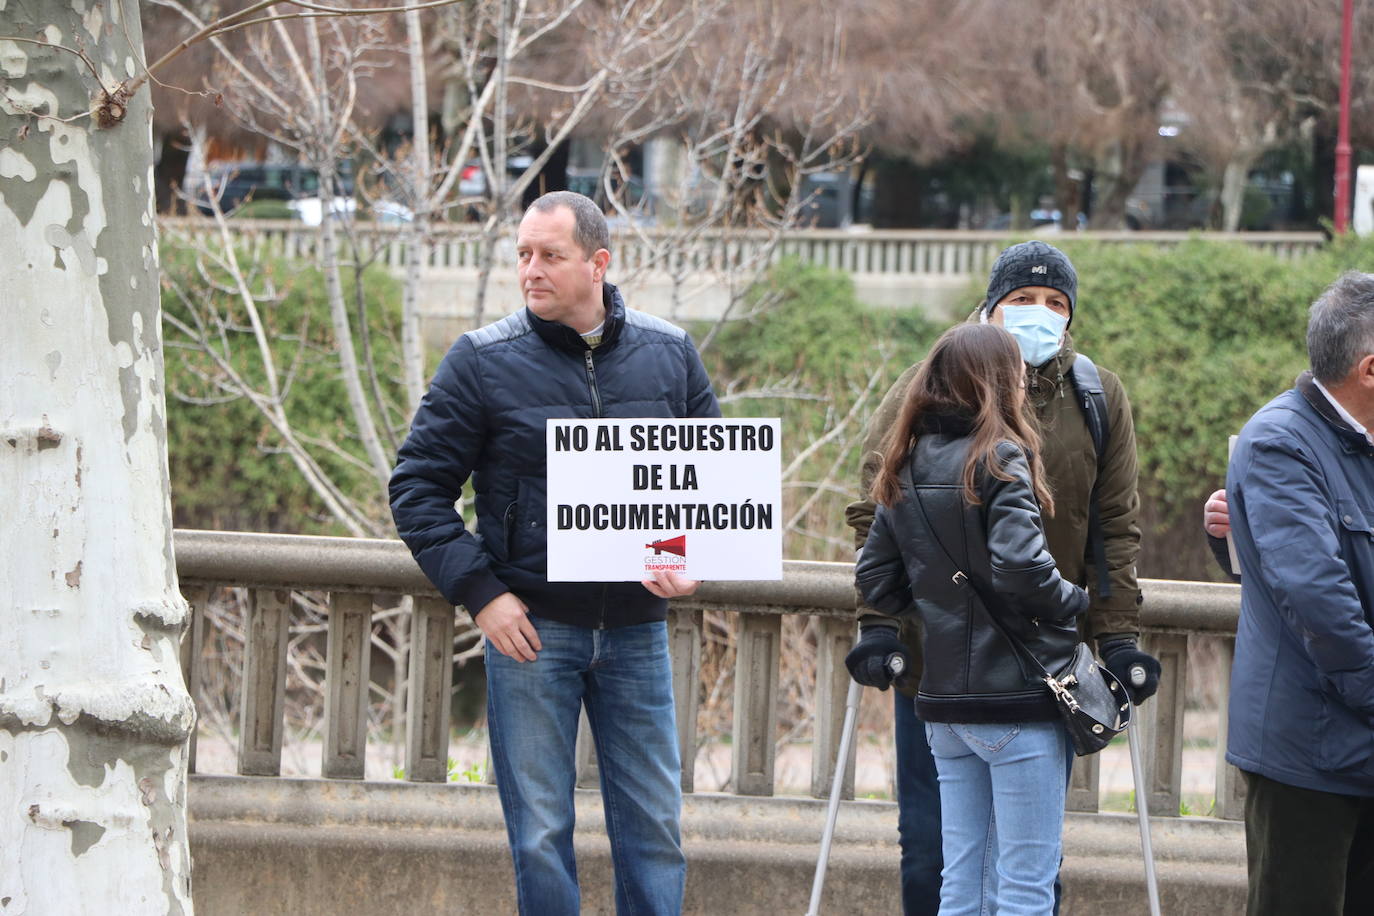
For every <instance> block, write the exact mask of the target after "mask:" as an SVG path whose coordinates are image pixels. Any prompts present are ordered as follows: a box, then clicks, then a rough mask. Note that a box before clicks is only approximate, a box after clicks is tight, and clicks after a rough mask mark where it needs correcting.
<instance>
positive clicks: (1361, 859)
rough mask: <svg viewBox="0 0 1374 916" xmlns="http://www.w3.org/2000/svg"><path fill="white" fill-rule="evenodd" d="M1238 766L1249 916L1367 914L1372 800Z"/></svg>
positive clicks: (1373, 848)
mask: <svg viewBox="0 0 1374 916" xmlns="http://www.w3.org/2000/svg"><path fill="white" fill-rule="evenodd" d="M1241 772H1242V773H1243V774H1244V776H1245V791H1246V796H1245V849H1246V859H1247V860H1248V862H1247V864H1248V866H1249V872H1250V899H1249V904H1248V906H1247V907H1246V913H1247V914H1248V916H1291V914H1301V916H1369V914H1371V913H1374V798H1370V797H1361V796H1356V795H1337V794H1335V793H1333V792H1318V791H1316V790H1314V789H1300V788H1298V787H1297V786H1290V785H1285V784H1284V783H1281V782H1275V781H1274V780H1272V779H1269V778H1267V777H1264V776H1260V775H1258V774H1255V773H1246V772H1245V771H1244V770H1242V771H1241Z"/></svg>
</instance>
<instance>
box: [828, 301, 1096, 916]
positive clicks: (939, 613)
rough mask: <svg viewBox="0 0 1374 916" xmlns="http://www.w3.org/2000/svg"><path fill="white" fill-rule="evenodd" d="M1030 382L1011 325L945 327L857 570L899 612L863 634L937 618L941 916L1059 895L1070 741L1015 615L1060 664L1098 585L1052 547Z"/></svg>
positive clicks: (902, 427) (1009, 910) (1025, 908)
mask: <svg viewBox="0 0 1374 916" xmlns="http://www.w3.org/2000/svg"><path fill="white" fill-rule="evenodd" d="M1024 384H1025V366H1024V364H1023V360H1022V356H1021V353H1020V350H1019V349H1018V346H1017V343H1016V341H1015V340H1014V339H1013V338H1012V336H1011V335H1010V334H1008V333H1007V332H1006V331H1005V330H1003V329H1002V328H1001V327H998V326H996V325H992V324H981V325H978V324H964V325H958V326H956V327H954V328H951V329H950V330H949V331H947V332H946V333H945V334H944V335H943V336H942V337H941V338H940V339H939V340H938V341H937V342H936V344H935V346H934V347H933V348H932V349H931V351H930V354H929V356H928V357H927V358H926V360H925V362H924V363H923V364H922V366H921V368H920V370H919V371H918V372H917V374H916V376H915V378H914V380H913V381H912V384H911V387H910V389H909V390H908V393H907V396H906V399H905V401H904V403H903V405H902V408H901V411H900V413H899V415H898V419H897V421H896V422H895V423H894V424H893V425H892V427H891V428H890V430H889V432H888V435H887V438H886V439H885V441H884V444H883V447H882V463H881V467H880V469H879V471H878V474H877V476H876V478H875V479H874V483H873V488H872V496H873V499H874V501H875V502H876V503H877V504H878V509H877V514H876V516H875V518H874V522H873V526H872V529H871V530H870V532H869V536H868V540H867V542H866V544H865V546H864V548H863V552H862V554H861V556H860V558H859V562H858V565H857V567H856V577H857V582H858V585H859V588H860V590H861V592H862V593H863V595H864V598H865V601H866V602H867V604H868V605H869V606H870V607H871V608H873V609H874V610H875V611H878V612H879V613H880V614H882V615H886V617H882V616H878V615H870V616H868V617H865V618H864V619H863V621H862V629H863V635H862V637H861V641H866V640H870V639H874V638H877V639H883V640H887V639H890V640H891V641H892V642H893V643H894V644H895V645H896V646H898V647H900V646H901V642H900V640H898V639H897V637H896V633H895V626H896V624H897V619H898V618H902V617H908V616H915V617H917V618H918V619H919V621H920V625H921V629H922V636H923V653H922V654H923V660H924V665H923V672H922V676H921V682H920V688H919V691H918V693H917V697H916V711H917V714H918V716H919V717H920V719H921V720H922V721H923V722H925V723H926V726H925V727H926V737H927V739H928V740H929V742H930V749H931V753H932V754H933V756H934V758H935V765H936V769H937V770H938V772H939V784H940V809H941V833H942V836H943V852H944V870H943V881H942V885H941V892H940V913H941V914H942V916H949V914H955V913H983V912H996V913H998V914H1001V916H1011V914H1045V913H1049V912H1051V910H1052V908H1053V906H1054V890H1053V886H1054V879H1055V875H1056V873H1057V871H1058V867H1059V858H1060V832H1061V829H1062V826H1063V811H1064V792H1065V774H1066V772H1067V766H1068V758H1069V754H1070V745H1069V742H1068V737H1067V734H1066V732H1065V731H1064V728H1063V726H1062V725H1061V724H1060V723H1059V719H1058V715H1057V712H1056V710H1055V706H1054V702H1053V698H1052V696H1051V694H1050V691H1049V688H1048V687H1047V686H1046V685H1045V684H1044V683H1043V682H1042V681H1041V680H1040V678H1039V676H1038V672H1035V671H1032V670H1028V668H1029V666H1027V665H1026V664H1025V662H1024V661H1023V660H1022V659H1021V658H1020V657H1019V656H1018V654H1017V651H1016V650H1015V649H1014V648H1013V647H1012V645H1011V643H1010V641H1009V640H1008V638H1007V637H1006V636H1005V635H1004V634H1003V629H1005V630H1006V631H1008V632H1010V633H1011V634H1013V635H1015V636H1016V637H1017V638H1018V639H1020V641H1021V642H1022V643H1023V644H1024V646H1025V647H1026V648H1027V649H1028V650H1029V651H1030V652H1031V653H1032V654H1033V655H1034V656H1035V657H1036V659H1037V660H1039V661H1040V662H1041V663H1042V664H1043V665H1044V666H1045V667H1046V668H1048V669H1049V670H1051V671H1055V670H1059V669H1060V668H1061V667H1063V665H1064V664H1065V663H1066V662H1067V661H1068V660H1069V658H1070V656H1071V655H1072V653H1073V650H1074V647H1075V646H1076V645H1077V643H1078V635H1077V629H1076V618H1077V617H1078V615H1079V614H1081V613H1082V612H1083V611H1084V610H1086V608H1087V605H1088V596H1087V594H1086V593H1085V592H1084V591H1083V589H1081V588H1079V587H1078V586H1076V585H1072V584H1070V583H1069V582H1067V581H1065V580H1064V579H1063V578H1062V577H1060V575H1059V573H1058V571H1057V570H1056V569H1055V563H1054V560H1053V558H1052V557H1051V556H1050V554H1049V551H1048V549H1047V547H1046V545H1045V537H1044V529H1043V525H1042V523H1041V518H1040V513H1041V511H1042V510H1043V511H1045V512H1051V511H1052V510H1053V500H1052V496H1051V494H1050V492H1049V490H1048V488H1047V486H1046V484H1045V482H1044V477H1043V472H1042V469H1041V466H1040V460H1039V457H1038V455H1037V453H1038V451H1039V449H1040V438H1039V434H1038V433H1037V432H1036V428H1035V425H1034V423H1033V422H1032V421H1031V420H1030V418H1029V417H1028V416H1027V412H1026V404H1025V393H1024ZM980 593H981V594H982V595H984V596H987V597H988V598H989V600H988V601H987V602H986V603H985V602H984V601H983V600H981V599H980V597H979V595H980ZM994 598H995V600H993V599H994ZM994 614H995V615H997V621H998V623H1000V625H1001V628H999V626H998V625H997V624H994V622H993V620H992V618H991V616H990V615H994ZM871 657H872V656H871V655H870V658H871ZM881 662H882V659H881V658H878V659H877V663H881ZM861 674H862V672H855V677H856V679H858V680H860V682H863V678H862V677H861Z"/></svg>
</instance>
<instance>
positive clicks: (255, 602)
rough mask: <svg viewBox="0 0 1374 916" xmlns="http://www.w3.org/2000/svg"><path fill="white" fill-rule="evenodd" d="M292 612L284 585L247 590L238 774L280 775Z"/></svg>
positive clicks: (289, 596) (289, 595) (289, 597)
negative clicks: (287, 654) (288, 642)
mask: <svg viewBox="0 0 1374 916" xmlns="http://www.w3.org/2000/svg"><path fill="white" fill-rule="evenodd" d="M290 617H291V593H290V592H289V591H288V590H287V589H254V590H252V591H251V592H249V593H248V620H247V623H246V626H245V627H244V630H245V633H246V636H247V639H246V640H245V642H244V646H243V694H242V696H243V701H242V703H241V704H240V706H239V714H240V718H241V721H240V723H239V775H241V776H280V775H281V744H282V732H283V730H284V726H283V722H282V710H283V707H284V705H285V703H286V642H287V634H288V632H289V625H290Z"/></svg>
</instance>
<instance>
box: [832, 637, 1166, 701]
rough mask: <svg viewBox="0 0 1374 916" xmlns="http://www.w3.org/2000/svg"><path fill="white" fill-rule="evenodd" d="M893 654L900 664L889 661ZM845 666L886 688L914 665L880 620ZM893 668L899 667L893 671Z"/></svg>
mask: <svg viewBox="0 0 1374 916" xmlns="http://www.w3.org/2000/svg"><path fill="white" fill-rule="evenodd" d="M894 655H895V656H897V657H898V659H900V664H895V663H892V664H890V663H891V662H893V656H894ZM844 666H845V667H846V668H848V669H849V676H850V677H852V678H853V679H854V680H856V681H858V682H859V683H860V684H863V685H864V686H865V687H877V688H878V689H879V690H886V689H887V688H888V687H890V686H892V681H893V679H894V677H895V676H896V675H897V674H900V673H901V672H903V671H905V670H906V669H908V668H910V667H911V659H910V658H908V657H907V654H906V646H905V645H904V644H903V643H902V641H901V639H899V638H898V637H897V629H896V628H895V627H888V626H883V625H881V624H877V625H874V626H868V627H863V628H862V629H860V630H859V641H858V642H856V643H855V644H854V648H852V649H850V650H849V654H848V655H846V656H845V657H844ZM1156 667H1158V666H1156ZM893 668H896V669H897V670H896V671H895V672H894V671H893V670H892V669H893Z"/></svg>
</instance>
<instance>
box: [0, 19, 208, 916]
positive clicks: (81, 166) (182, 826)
mask: <svg viewBox="0 0 1374 916" xmlns="http://www.w3.org/2000/svg"><path fill="white" fill-rule="evenodd" d="M0 33H4V34H10V35H24V36H29V35H41V36H43V38H44V40H46V41H48V42H50V44H48V45H42V44H31V43H23V44H21V43H17V42H15V43H10V42H4V45H5V46H4V47H3V49H0V50H3V53H0V130H2V131H3V135H4V136H5V137H6V143H7V145H6V146H5V148H4V149H3V151H2V152H0V177H3V178H4V181H3V182H0V248H3V250H4V251H5V252H6V257H5V258H4V259H3V260H2V261H0V289H3V290H4V291H5V296H6V300H7V302H8V303H9V304H8V305H7V306H6V309H5V311H6V318H5V321H6V327H5V333H3V334H0V365H3V366H4V367H5V372H4V374H3V375H2V376H0V492H3V493H4V494H6V518H5V524H4V525H3V526H0V659H3V668H4V676H3V678H0V761H3V762H4V764H5V778H4V779H3V780H0V849H3V850H5V867H4V868H3V869H0V901H3V903H4V907H5V909H6V912H17V913H24V912H27V913H159V914H162V913H189V912H190V911H191V892H190V876H191V861H190V847H189V844H188V843H187V837H186V814H185V801H186V738H187V736H188V735H189V734H190V729H191V728H192V726H193V724H194V721H195V713H194V709H193V708H192V705H191V700H190V697H189V696H188V695H187V692H186V688H185V685H184V684H183V683H182V679H181V670H180V665H179V663H178V653H177V643H178V639H179V635H180V631H181V627H182V625H183V622H184V620H185V616H186V610H185V603H184V601H183V600H182V598H181V596H180V594H179V592H178V590H177V582H176V569H175V565H174V563H173V558H172V552H171V551H172V548H171V536H172V531H171V524H170V517H171V514H170V504H169V499H168V490H167V459H166V428H165V408H164V400H163V373H162V341H161V325H160V321H159V315H158V307H159V303H158V276H157V256H156V250H157V244H156V237H155V229H154V224H153V199H152V190H153V188H152V161H153V157H152V138H151V133H150V124H151V117H152V111H151V108H150V107H149V105H148V100H147V93H146V92H145V93H139V94H138V95H136V96H134V97H132V98H130V97H128V96H127V95H125V94H122V93H121V92H120V91H118V87H119V85H120V81H121V80H125V79H128V78H130V77H132V76H134V75H135V74H137V73H138V72H139V67H140V63H139V62H140V61H141V60H142V48H141V36H140V30H139V11H138V5H137V3H136V2H134V0H72V2H71V3H69V4H58V3H48V4H16V3H9V4H4V3H0ZM59 45H60V46H63V47H57V46H59ZM64 48H79V49H81V53H80V54H77V53H74V52H73V51H70V50H64ZM83 55H84V59H83ZM92 71H94V72H92ZM97 73H98V74H99V76H98V77H97V76H96V74H97ZM40 533H41V536H40Z"/></svg>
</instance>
